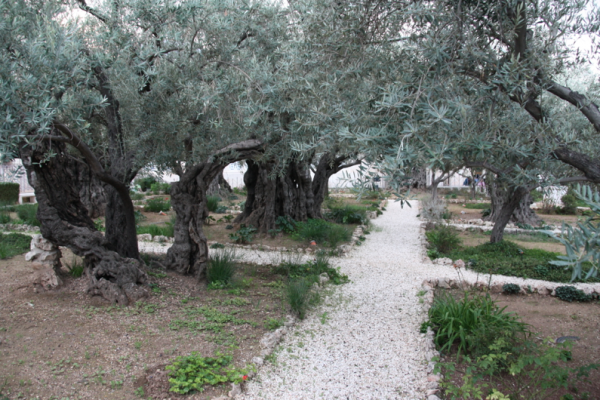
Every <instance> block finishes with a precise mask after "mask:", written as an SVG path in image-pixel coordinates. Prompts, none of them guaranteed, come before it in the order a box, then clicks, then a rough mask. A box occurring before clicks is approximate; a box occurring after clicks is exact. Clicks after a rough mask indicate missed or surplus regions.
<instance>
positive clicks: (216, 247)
mask: <svg viewBox="0 0 600 400" xmlns="http://www.w3.org/2000/svg"><path fill="white" fill-rule="evenodd" d="M210 248H211V249H224V248H225V245H224V244H221V243H213V244H211V245H210Z"/></svg>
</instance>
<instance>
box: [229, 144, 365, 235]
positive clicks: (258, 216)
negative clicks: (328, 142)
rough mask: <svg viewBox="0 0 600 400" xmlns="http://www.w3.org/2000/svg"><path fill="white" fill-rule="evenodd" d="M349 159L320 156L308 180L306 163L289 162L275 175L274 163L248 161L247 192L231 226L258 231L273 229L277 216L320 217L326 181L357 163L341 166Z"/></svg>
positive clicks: (298, 218)
mask: <svg viewBox="0 0 600 400" xmlns="http://www.w3.org/2000/svg"><path fill="white" fill-rule="evenodd" d="M349 158H350V156H340V157H334V156H333V155H332V154H330V153H325V154H323V155H322V156H321V158H320V160H319V163H318V164H317V166H316V169H315V173H314V176H313V177H312V178H311V175H310V169H309V165H310V163H309V162H299V161H291V162H289V163H288V164H287V165H286V167H285V169H284V171H283V173H280V174H277V173H276V171H277V170H278V169H279V166H278V164H277V162H276V161H271V162H264V163H260V164H259V163H256V162H252V161H249V162H248V170H247V171H246V173H245V174H244V184H245V185H246V189H247V190H248V193H247V196H246V204H245V207H244V210H243V211H242V213H241V214H240V215H238V217H237V218H236V219H235V221H234V222H235V223H243V224H246V225H252V226H253V227H255V228H257V229H258V231H259V232H262V233H267V232H268V231H269V230H270V229H275V228H276V224H275V221H276V220H277V218H278V217H280V216H285V217H290V218H293V219H294V220H295V221H306V220H307V219H309V218H323V216H322V212H321V207H322V205H323V201H324V200H325V197H326V196H327V194H328V187H329V185H328V183H329V178H330V177H331V176H332V175H333V174H335V173H337V172H339V171H341V170H342V169H344V168H348V167H350V166H353V165H358V164H360V160H356V161H353V162H350V163H344V162H345V161H347V160H348V159H349Z"/></svg>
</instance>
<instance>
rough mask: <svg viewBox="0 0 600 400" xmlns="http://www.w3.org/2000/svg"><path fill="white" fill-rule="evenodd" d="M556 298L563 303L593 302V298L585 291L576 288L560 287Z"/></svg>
mask: <svg viewBox="0 0 600 400" xmlns="http://www.w3.org/2000/svg"><path fill="white" fill-rule="evenodd" d="M555 291H556V297H558V298H559V299H561V300H562V301H568V302H569V303H570V302H573V301H576V302H585V301H590V300H592V297H591V296H588V295H587V294H585V293H584V292H583V290H580V289H577V288H576V287H574V286H559V287H557V288H556V289H555Z"/></svg>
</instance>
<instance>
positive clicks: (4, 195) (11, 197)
mask: <svg viewBox="0 0 600 400" xmlns="http://www.w3.org/2000/svg"><path fill="white" fill-rule="evenodd" d="M19 193H20V186H19V184H18V183H12V182H0V203H6V204H15V203H16V202H18V201H19Z"/></svg>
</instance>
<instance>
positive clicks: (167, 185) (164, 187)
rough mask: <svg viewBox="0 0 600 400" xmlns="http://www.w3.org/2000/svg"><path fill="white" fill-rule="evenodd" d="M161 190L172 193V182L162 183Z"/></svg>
mask: <svg viewBox="0 0 600 400" xmlns="http://www.w3.org/2000/svg"><path fill="white" fill-rule="evenodd" d="M160 190H162V191H163V193H164V194H170V193H171V184H170V183H167V182H165V183H161V184H160Z"/></svg>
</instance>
